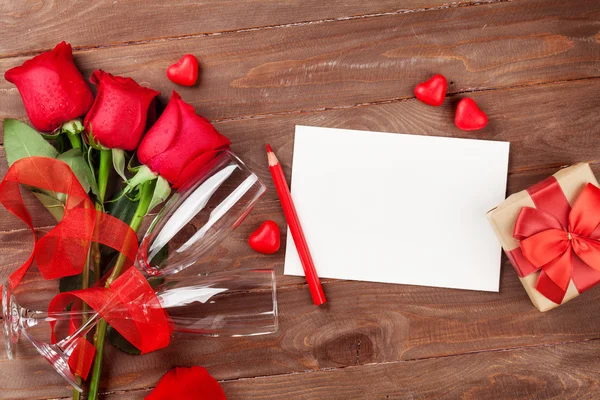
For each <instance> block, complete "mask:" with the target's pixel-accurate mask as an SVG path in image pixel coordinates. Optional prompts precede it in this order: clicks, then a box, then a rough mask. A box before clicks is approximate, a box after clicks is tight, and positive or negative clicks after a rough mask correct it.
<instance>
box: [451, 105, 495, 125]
mask: <svg viewBox="0 0 600 400" xmlns="http://www.w3.org/2000/svg"><path fill="white" fill-rule="evenodd" d="M454 123H455V124H456V126H457V127H459V128H460V129H462V130H463V131H476V130H477V129H481V128H483V127H485V126H486V125H487V123H488V117H487V115H485V113H484V112H483V111H481V110H480V109H479V107H477V103H475V100H473V99H469V98H466V99H462V100H461V101H460V102H459V103H458V106H457V107H456V117H455V118H454Z"/></svg>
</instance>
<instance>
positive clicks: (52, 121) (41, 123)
mask: <svg viewBox="0 0 600 400" xmlns="http://www.w3.org/2000/svg"><path fill="white" fill-rule="evenodd" d="M4 77H5V78H6V80H7V81H9V82H11V83H14V84H15V86H17V89H19V93H21V98H22V99H23V103H24V104H25V111H27V116H28V117H29V120H30V121H31V124H32V125H33V126H34V127H35V128H36V129H37V130H39V131H42V132H50V131H53V130H54V129H56V128H58V127H59V126H61V125H62V124H63V123H65V122H68V121H71V120H72V119H74V118H77V117H81V116H82V115H84V114H85V113H86V112H87V110H89V108H90V106H91V105H92V102H93V101H94V96H93V95H92V91H91V90H90V88H89V86H88V85H87V83H86V82H85V80H84V79H83V76H81V73H80V72H79V70H78V69H77V67H76V66H75V64H74V63H73V51H72V49H71V45H70V44H67V43H65V42H61V43H59V44H58V45H57V46H56V47H55V48H54V49H53V50H52V51H47V52H45V53H42V54H40V55H38V56H35V57H34V58H32V59H31V60H27V61H25V63H24V64H23V65H21V66H18V67H14V68H11V69H9V70H8V71H6V73H5V74H4Z"/></svg>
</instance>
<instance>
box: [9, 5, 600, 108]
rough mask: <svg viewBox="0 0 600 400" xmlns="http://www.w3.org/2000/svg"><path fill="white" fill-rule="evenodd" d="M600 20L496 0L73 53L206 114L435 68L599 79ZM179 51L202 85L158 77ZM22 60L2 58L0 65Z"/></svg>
mask: <svg viewBox="0 0 600 400" xmlns="http://www.w3.org/2000/svg"><path fill="white" fill-rule="evenodd" d="M599 18H600V5H599V4H598V2H597V1H595V0H581V1H579V2H578V6H577V7H572V5H571V4H570V3H568V2H564V1H561V0H550V1H548V0H532V1H527V2H522V1H519V2H502V3H494V4H492V5H486V6H477V7H459V8H453V9H450V10H437V11H430V12H418V13H407V14H394V15H385V16H381V17H371V18H360V19H354V20H346V21H334V22H330V23H323V24H316V25H306V26H305V25H302V26H290V27H286V28H284V29H271V30H257V31H244V32H238V33H235V34H228V35H214V36H207V37H194V38H190V39H186V40H177V41H168V42H156V43H145V44H140V45H135V46H133V45H132V46H126V47H116V48H105V49H95V50H88V51H80V52H77V55H76V60H77V63H78V64H79V65H80V67H81V69H82V70H83V72H84V74H85V75H86V76H89V75H90V74H91V72H92V71H93V70H94V69H96V68H100V69H104V70H107V71H109V72H112V73H115V74H120V75H126V76H131V77H133V78H134V79H136V80H137V81H139V82H141V83H143V84H144V85H150V86H153V87H154V88H156V89H158V90H160V91H161V92H162V93H163V95H162V97H161V100H162V101H163V102H166V100H167V97H168V96H169V95H170V93H171V90H172V89H177V90H178V91H179V92H180V93H181V94H182V96H183V98H184V99H185V100H186V101H189V102H191V103H192V104H194V105H195V106H196V107H197V109H198V111H199V112H200V113H201V114H203V115H205V116H207V117H208V118H210V119H228V118H238V117H241V116H251V115H257V114H269V113H280V112H289V111H294V110H314V109H320V108H332V107H347V106H351V105H355V104H362V103H368V102H381V101H388V100H390V99H399V98H410V97H412V90H413V87H414V85H415V84H416V83H417V82H419V81H420V80H423V79H426V78H427V77H428V76H430V75H431V74H432V73H436V72H442V73H444V74H445V75H446V76H447V77H448V78H449V80H450V89H449V90H450V91H451V92H459V91H466V90H467V91H468V90H474V89H481V88H490V87H497V86H515V85H527V84H533V83H540V82H549V81H558V80H567V79H579V78H585V77H595V76H598V75H599V74H598V69H597V65H598V61H599V60H600V52H599V51H598V48H599V47H598V42H597V41H598V38H597V36H596V34H597V21H598V19H599ZM149 26H150V25H149ZM458 26H460V29H458V28H457V27H458ZM408 27H410V28H408ZM184 53H194V54H196V55H197V56H198V57H199V59H200V62H201V64H202V73H201V78H200V84H199V88H196V87H194V88H182V87H175V86H174V85H173V84H172V83H170V82H169V81H168V80H167V79H166V77H165V69H166V68H167V66H168V65H169V64H171V63H172V62H173V61H174V59H175V58H177V57H178V56H176V57H174V55H175V54H184ZM25 59H26V57H16V58H7V59H2V60H0V73H3V72H4V71H5V70H7V69H8V68H10V67H13V66H15V65H19V64H21V63H22V62H23V61H24V60H25ZM0 94H2V96H0V118H5V117H18V118H24V116H25V114H24V109H23V106H22V104H21V100H20V98H19V96H18V92H17V90H16V88H15V87H14V86H12V85H11V84H10V83H8V82H6V81H0Z"/></svg>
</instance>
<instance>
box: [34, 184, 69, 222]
mask: <svg viewBox="0 0 600 400" xmlns="http://www.w3.org/2000/svg"><path fill="white" fill-rule="evenodd" d="M33 194H34V195H35V197H37V198H38V200H39V201H40V203H42V204H43V205H44V207H46V209H47V210H48V211H49V212H50V214H52V216H53V217H54V219H56V220H57V221H60V220H61V219H62V217H63V214H64V213H65V204H64V203H63V202H61V201H60V200H58V199H57V198H56V197H54V195H55V193H54V192H48V191H45V190H44V191H37V190H36V191H33Z"/></svg>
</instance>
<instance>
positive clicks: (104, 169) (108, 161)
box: [92, 149, 112, 282]
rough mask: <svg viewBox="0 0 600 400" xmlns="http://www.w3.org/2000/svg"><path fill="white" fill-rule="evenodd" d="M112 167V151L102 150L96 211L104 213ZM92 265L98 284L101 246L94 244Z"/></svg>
mask: <svg viewBox="0 0 600 400" xmlns="http://www.w3.org/2000/svg"><path fill="white" fill-rule="evenodd" d="M111 166H112V150H110V149H109V150H100V167H99V168H98V201H97V202H96V211H102V212H103V211H104V199H105V197H106V188H107V186H108V176H109V174H110V169H111ZM92 263H93V264H92V265H93V266H94V279H95V281H96V282H98V281H99V280H100V278H101V277H102V275H101V272H102V271H100V244H98V243H96V242H93V243H92Z"/></svg>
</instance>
